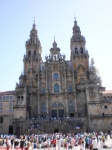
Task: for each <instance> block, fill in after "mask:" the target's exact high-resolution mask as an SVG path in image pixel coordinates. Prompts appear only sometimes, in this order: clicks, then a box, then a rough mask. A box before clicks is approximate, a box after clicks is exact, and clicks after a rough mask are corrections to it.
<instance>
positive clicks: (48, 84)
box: [13, 20, 104, 133]
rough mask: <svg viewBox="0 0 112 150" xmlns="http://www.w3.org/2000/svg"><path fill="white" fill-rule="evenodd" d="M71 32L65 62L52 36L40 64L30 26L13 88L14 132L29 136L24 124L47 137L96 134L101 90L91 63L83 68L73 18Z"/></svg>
mask: <svg viewBox="0 0 112 150" xmlns="http://www.w3.org/2000/svg"><path fill="white" fill-rule="evenodd" d="M72 30H73V33H72V37H71V39H70V50H69V51H70V60H66V56H65V55H62V54H61V49H60V48H59V47H58V45H57V43H56V40H55V38H54V42H53V44H52V48H51V49H50V52H49V54H48V56H46V57H45V61H43V60H42V47H41V43H40V40H39V37H38V32H37V29H36V24H35V22H34V24H33V27H32V29H31V31H30V36H29V39H28V40H27V41H26V43H25V47H26V53H25V55H24V57H23V63H24V70H23V73H22V74H21V75H20V77H19V83H17V84H16V89H15V101H14V116H13V125H14V132H15V133H18V132H19V133H25V132H28V129H29V132H30V126H33V129H34V128H36V127H37V128H36V130H35V132H49V133H50V132H66V130H67V132H68V129H69V130H70V131H74V130H78V129H79V130H80V131H87V130H90V131H91V130H95V129H96V128H97V130H100V127H99V126H100V124H102V115H104V114H102V112H101V111H100V110H99V107H100V106H99V105H100V104H101V103H100V101H101V99H102V90H103V89H104V88H103V87H102V86H101V79H100V77H99V75H98V72H97V69H96V67H95V65H94V60H93V59H91V63H90V64H89V53H88V51H87V49H86V40H85V37H84V36H83V35H82V34H81V30H80V27H79V26H78V24H77V21H76V20H75V21H74V25H73V29H72ZM96 104H97V105H96ZM99 114H101V117H100V118H98V117H97V116H98V115H99ZM95 115H96V117H95ZM35 126H36V127H35ZM94 127H95V128H94Z"/></svg>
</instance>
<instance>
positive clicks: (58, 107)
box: [51, 102, 64, 119]
mask: <svg viewBox="0 0 112 150" xmlns="http://www.w3.org/2000/svg"><path fill="white" fill-rule="evenodd" d="M51 117H52V118H55V119H57V118H60V119H61V118H63V117H64V106H63V104H62V103H61V102H54V103H53V104H52V106H51Z"/></svg>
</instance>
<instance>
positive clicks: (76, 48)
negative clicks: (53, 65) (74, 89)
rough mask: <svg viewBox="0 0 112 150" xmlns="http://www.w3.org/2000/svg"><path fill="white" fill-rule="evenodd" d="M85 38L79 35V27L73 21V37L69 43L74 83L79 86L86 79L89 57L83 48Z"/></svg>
mask: <svg viewBox="0 0 112 150" xmlns="http://www.w3.org/2000/svg"><path fill="white" fill-rule="evenodd" d="M85 44H86V41H85V37H84V36H82V35H81V31H80V27H79V26H78V25H77V21H76V19H75V21H74V26H73V35H72V38H71V42H70V49H71V61H72V64H73V69H74V71H75V77H76V83H77V84H79V83H80V82H81V81H83V80H87V78H88V69H89V55H88V51H87V50H86V48H85Z"/></svg>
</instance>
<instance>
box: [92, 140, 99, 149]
mask: <svg viewBox="0 0 112 150" xmlns="http://www.w3.org/2000/svg"><path fill="white" fill-rule="evenodd" d="M92 147H93V150H98V143H97V139H96V138H95V137H93V139H92Z"/></svg>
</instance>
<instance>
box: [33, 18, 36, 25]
mask: <svg viewBox="0 0 112 150" xmlns="http://www.w3.org/2000/svg"><path fill="white" fill-rule="evenodd" d="M35 27H36V25H35V17H34V23H33V28H35Z"/></svg>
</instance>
